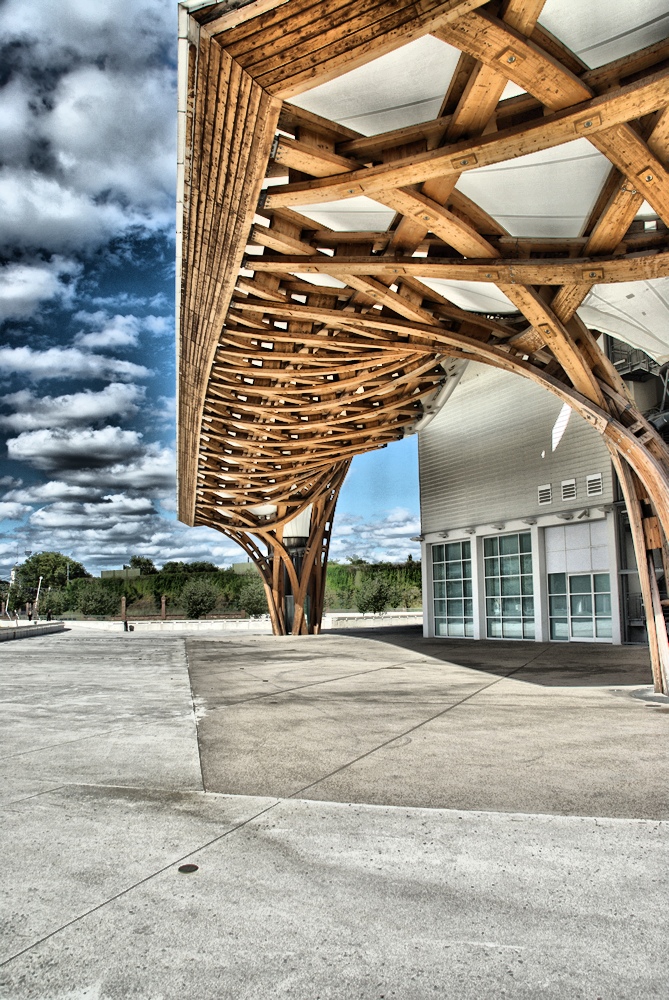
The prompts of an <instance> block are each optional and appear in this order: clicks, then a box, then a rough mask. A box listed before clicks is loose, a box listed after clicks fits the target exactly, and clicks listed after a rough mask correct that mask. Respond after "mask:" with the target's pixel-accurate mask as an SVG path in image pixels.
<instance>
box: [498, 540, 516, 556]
mask: <svg viewBox="0 0 669 1000" xmlns="http://www.w3.org/2000/svg"><path fill="white" fill-rule="evenodd" d="M517 552H518V535H502V537H501V538H500V540H499V554H500V555H501V556H512V555H516V554H517Z"/></svg>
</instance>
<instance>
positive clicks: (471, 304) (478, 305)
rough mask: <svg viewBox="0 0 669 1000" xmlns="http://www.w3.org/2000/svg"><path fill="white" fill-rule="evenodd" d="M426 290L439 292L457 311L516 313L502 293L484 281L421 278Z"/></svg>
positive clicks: (511, 303) (512, 305)
mask: <svg viewBox="0 0 669 1000" xmlns="http://www.w3.org/2000/svg"><path fill="white" fill-rule="evenodd" d="M420 280H421V281H422V282H423V284H425V285H427V286H428V288H431V289H433V291H435V292H439V294H440V295H443V296H444V298H445V299H448V300H449V302H452V303H453V305H454V306H458V308H459V309H468V310H469V311H470V312H477V313H486V314H489V313H491V314H495V315H497V314H501V313H504V314H507V313H516V312H518V310H517V309H516V307H515V306H514V304H513V302H512V301H511V300H510V299H507V297H506V295H505V294H504V292H501V291H500V290H499V288H497V286H496V285H492V284H490V282H486V281H449V280H446V279H444V278H421V279H420Z"/></svg>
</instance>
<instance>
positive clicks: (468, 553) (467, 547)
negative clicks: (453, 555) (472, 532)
mask: <svg viewBox="0 0 669 1000" xmlns="http://www.w3.org/2000/svg"><path fill="white" fill-rule="evenodd" d="M471 557H472V543H471V542H463V543H462V558H463V559H471Z"/></svg>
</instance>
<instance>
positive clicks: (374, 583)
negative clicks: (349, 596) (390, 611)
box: [355, 577, 388, 615]
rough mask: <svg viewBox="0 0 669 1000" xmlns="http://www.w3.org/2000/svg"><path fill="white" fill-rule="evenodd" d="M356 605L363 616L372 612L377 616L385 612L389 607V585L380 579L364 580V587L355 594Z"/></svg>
mask: <svg viewBox="0 0 669 1000" xmlns="http://www.w3.org/2000/svg"><path fill="white" fill-rule="evenodd" d="M355 603H356V607H357V609H358V611H361V612H362V614H366V613H367V612H368V611H371V612H373V614H375V615H377V614H379V613H380V612H381V611H385V610H386V608H387V607H388V584H387V583H386V582H385V580H382V579H381V578H380V577H376V578H375V577H371V578H369V579H367V580H363V583H362V586H361V587H360V588H359V589H358V590H356V592H355Z"/></svg>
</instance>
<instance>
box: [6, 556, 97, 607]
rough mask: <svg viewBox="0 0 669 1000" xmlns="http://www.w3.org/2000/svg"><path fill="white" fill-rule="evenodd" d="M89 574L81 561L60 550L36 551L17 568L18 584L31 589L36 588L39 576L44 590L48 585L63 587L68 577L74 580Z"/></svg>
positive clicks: (34, 589)
mask: <svg viewBox="0 0 669 1000" xmlns="http://www.w3.org/2000/svg"><path fill="white" fill-rule="evenodd" d="M68 566H69V572H68ZM90 575H91V574H90V573H88V572H87V570H86V568H85V567H84V566H82V565H81V563H78V562H75V561H74V559H70V558H69V557H68V556H64V555H63V554H62V552H36V553H35V555H32V556H30V558H29V559H26V561H25V562H24V563H22V564H21V565H20V566H19V568H18V570H17V577H18V578H19V579H18V582H19V584H20V586H21V587H22V588H24V589H26V590H30V589H32V590H33V591H36V590H37V584H38V582H39V578H40V576H41V577H42V589H43V590H46V589H47V588H48V587H64V586H65V585H66V583H67V581H68V579H69V580H76V579H80V578H81V577H90ZM33 597H34V594H33Z"/></svg>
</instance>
